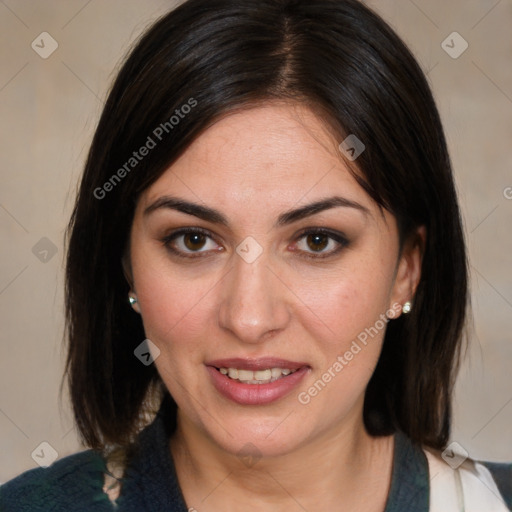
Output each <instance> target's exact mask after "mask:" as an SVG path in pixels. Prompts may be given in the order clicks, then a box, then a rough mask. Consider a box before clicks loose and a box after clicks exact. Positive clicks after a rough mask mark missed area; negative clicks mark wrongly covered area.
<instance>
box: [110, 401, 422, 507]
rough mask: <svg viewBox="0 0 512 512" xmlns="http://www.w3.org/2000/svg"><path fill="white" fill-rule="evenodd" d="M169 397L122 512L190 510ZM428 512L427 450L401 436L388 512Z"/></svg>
mask: <svg viewBox="0 0 512 512" xmlns="http://www.w3.org/2000/svg"><path fill="white" fill-rule="evenodd" d="M170 400H171V399H170V397H169V396H167V397H166V398H165V399H164V401H163V403H162V406H161V407H160V410H159V412H158V413H157V416H156V418H155V420H154V421H153V422H152V423H151V424H150V425H148V426H147V427H146V428H145V429H144V430H143V431H142V432H141V433H140V434H139V437H138V443H137V451H136V453H135V455H134V457H133V458H132V462H131V463H130V465H129V467H128V468H127V469H126V472H125V475H124V477H123V488H122V491H121V496H120V497H119V499H118V500H117V503H118V506H119V510H122V511H123V512H124V511H126V512H131V511H134V512H135V511H137V512H140V511H141V510H152V511H154V512H160V511H162V512H163V511H166V512H187V511H188V508H187V506H186V504H185V500H184V497H183V494H182V492H181V489H180V486H179V483H178V478H177V475H176V469H175V466H174V462H173V459H172V456H171V451H170V448H169V438H170V435H171V433H172V431H173V430H174V428H175V419H174V416H173V414H172V408H171V407H170ZM403 510H407V511H408V512H428V510H429V472H428V462H427V459H426V457H425V454H424V453H423V450H422V449H421V448H420V447H418V446H416V445H414V444H413V443H412V442H411V441H410V439H409V438H408V437H407V436H406V435H405V434H404V433H403V432H401V431H397V432H396V433H395V447H394V456H393V471H392V479H391V487H390V491H389V495H388V500H387V502H386V508H385V512H401V511H403Z"/></svg>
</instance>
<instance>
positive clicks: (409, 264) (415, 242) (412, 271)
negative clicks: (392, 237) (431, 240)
mask: <svg viewBox="0 0 512 512" xmlns="http://www.w3.org/2000/svg"><path fill="white" fill-rule="evenodd" d="M426 240H427V229H426V227H425V226H419V227H418V228H417V229H416V230H415V231H414V232H413V233H411V234H410V235H409V237H408V238H407V240H405V241H404V245H403V248H402V253H401V255H400V258H399V261H398V262H397V267H396V273H395V281H394V283H393V289H392V291H391V302H390V304H389V307H390V309H393V310H394V311H396V310H397V308H396V304H397V303H398V304H399V305H400V311H401V307H403V305H404V304H405V303H406V302H407V301H410V302H411V303H412V307H413V308H414V294H415V293H416V288H417V287H418V284H419V282H420V278H421V264H422V261H423V254H424V252H425V245H426ZM393 305H395V307H393Z"/></svg>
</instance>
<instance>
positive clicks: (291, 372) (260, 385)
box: [206, 358, 311, 405]
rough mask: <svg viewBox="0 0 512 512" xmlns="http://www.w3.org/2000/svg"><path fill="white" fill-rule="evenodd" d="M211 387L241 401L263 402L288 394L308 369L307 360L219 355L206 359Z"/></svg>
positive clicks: (249, 402)
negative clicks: (211, 359)
mask: <svg viewBox="0 0 512 512" xmlns="http://www.w3.org/2000/svg"><path fill="white" fill-rule="evenodd" d="M206 368H207V370H208V372H209V374H210V376H211V379H212V381H213V385H214V387H215V389H216V390H217V391H218V392H219V393H220V394H221V395H223V396H224V397H225V398H228V399H229V400H231V401H234V402H236V403H238V404H242V405H264V404H268V403H271V402H274V401H276V400H279V399H281V398H283V397H284V396H286V395H288V394H289V393H290V392H291V391H292V390H293V389H294V388H295V387H296V386H297V385H298V383H299V382H300V381H301V380H302V378H303V377H304V376H305V375H306V374H307V373H308V372H309V371H310V369H311V367H310V366H309V365H308V364H307V363H300V362H294V361H287V360H284V359H277V358H261V359H240V358H236V359H223V360H217V361H210V362H208V363H206Z"/></svg>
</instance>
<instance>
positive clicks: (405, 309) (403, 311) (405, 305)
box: [402, 301, 412, 314]
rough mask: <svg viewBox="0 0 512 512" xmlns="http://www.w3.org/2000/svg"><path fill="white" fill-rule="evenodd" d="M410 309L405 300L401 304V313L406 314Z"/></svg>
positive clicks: (410, 306) (409, 304)
mask: <svg viewBox="0 0 512 512" xmlns="http://www.w3.org/2000/svg"><path fill="white" fill-rule="evenodd" d="M411 309H412V305H411V303H410V302H409V301H407V302H406V303H405V304H404V305H403V306H402V313H404V314H407V313H409V312H410V311H411Z"/></svg>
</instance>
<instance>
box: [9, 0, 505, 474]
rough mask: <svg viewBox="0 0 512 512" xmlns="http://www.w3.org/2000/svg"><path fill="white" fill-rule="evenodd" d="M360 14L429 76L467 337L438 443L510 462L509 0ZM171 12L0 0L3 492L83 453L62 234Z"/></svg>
mask: <svg viewBox="0 0 512 512" xmlns="http://www.w3.org/2000/svg"><path fill="white" fill-rule="evenodd" d="M366 4H367V5H369V6H371V7H373V8H374V9H375V10H376V11H377V12H379V13H380V14H381V15H382V16H383V17H384V19H386V20H387V21H388V22H389V23H390V24H391V26H392V27H393V28H394V29H395V30H396V31H397V32H398V33H399V35H400V36H401V37H402V38H403V39H404V40H405V42H406V43H407V44H408V45H409V46H410V48H411V49H412V50H413V52H414V53H415V55H416V57H417V58H418V60H419V62H420V64H421V66H422V67H423V69H424V70H425V72H427V73H428V78H429V80H430V83H431V85H432V88H433V91H434V94H435V97H436V100H437V103H438V106H439V109H440V112H441V116H442V119H443V122H444V126H445V130H446V134H447V138H448V142H449V146H450V149H451V155H452V160H453V164H454V169H455V178H456V182H457V188H458V193H459V198H460V205H461V209H462V214H463V217H464V223H465V230H466V237H467V243H468V248H469V255H470V261H471V280H472V281H471V290H472V301H473V308H474V330H473V331H472V333H471V345H470V350H469V351H468V353H467V356H466V358H465V360H464V364H463V367H462V369H461V372H460V376H459V379H458V383H457V389H456V396H455V401H454V407H455V409H454V425H453V434H452V439H453V440H454V441H456V442H458V443H459V444H460V445H461V446H462V447H464V448H465V449H466V450H467V452H468V453H469V455H470V456H471V457H473V458H475V459H483V460H495V461H512V428H511V426H512V377H511V374H512V370H511V362H512V335H511V329H512V270H511V269H512V265H511V263H512V236H511V233H512V228H511V226H512V37H511V30H510V29H511V27H512V1H511V0H451V1H450V2H445V1H444V0H429V1H426V0H414V1H413V0H380V1H368V2H366ZM174 5H176V2H173V1H164V0H146V1H144V2H140V1H137V0H108V1H101V2H100V1H98V0H89V1H87V0H66V1H64V0H59V1H57V0H47V1H45V2H37V1H35V0H0V34H1V35H0V38H1V51H0V134H1V136H0V144H1V153H0V159H1V166H0V183H1V187H0V240H1V244H0V266H1V272H0V325H1V329H0V454H2V455H1V458H0V482H2V483H3V482H5V481H7V480H9V479H10V478H12V477H14V476H15V475H17V474H19V473H20V472H22V471H24V470H27V469H30V468H33V467H37V465H38V464H41V461H42V460H43V459H54V458H55V457H64V456H66V455H69V454H71V453H73V452H76V451H78V450H80V449H83V448H82V447H81V446H80V445H79V443H78V440H77V436H76V432H75V430H74V428H73V422H72V418H71V414H70V407H69V404H68V402H67V395H66V394H64V399H63V400H62V402H59V385H60V382H61V377H62V371H63V366H64V356H65V353H64V350H63V263H64V254H63V242H64V229H65V226H66V223H67V221H68V218H69V215H70V212H71V208H72V205H73V200H74V196H75V192H76V187H77V181H78V178H79V175H80V173H81V170H82V168H83V164H84V160H85V158H86V154H87V150H88V146H89V144H90V141H91V138H92V135H93V131H94V128H95V125H96V123H97V120H98V118H99V115H100V113H101V109H102V106H103V103H104V100H105V98H106V94H107V91H108V88H109V86H110V84H111V81H112V79H113V78H114V77H115V73H116V70H117V69H118V68H119V64H120V62H121V60H122V58H123V56H124V55H125V54H126V52H127V51H128V49H129V47H130V45H131V43H132V42H133V41H134V40H135V39H136V38H137V37H138V36H139V35H140V33H141V32H142V31H144V29H145V28H147V27H148V26H149V25H150V24H151V23H152V22H153V21H154V20H156V19H157V18H158V17H159V16H161V15H162V14H164V13H165V12H167V11H168V10H170V9H171V8H172V7H173V6H174ZM389 136H390V137H393V134H392V133H390V134H389ZM439 250H440V251H443V250H444V248H443V247H439ZM49 461H50V460H49Z"/></svg>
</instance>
